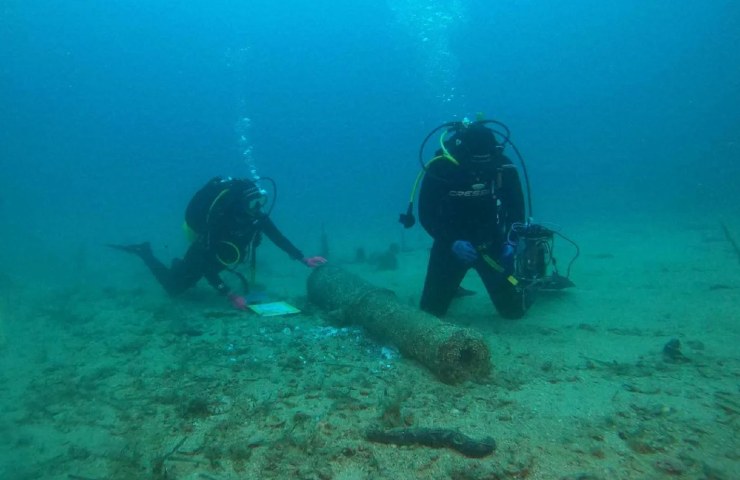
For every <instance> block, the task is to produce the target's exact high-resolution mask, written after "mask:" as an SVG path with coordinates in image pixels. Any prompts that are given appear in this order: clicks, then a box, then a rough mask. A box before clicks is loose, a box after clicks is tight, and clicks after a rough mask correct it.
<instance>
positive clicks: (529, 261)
mask: <svg viewBox="0 0 740 480" xmlns="http://www.w3.org/2000/svg"><path fill="white" fill-rule="evenodd" d="M555 236H559V237H560V238H562V239H563V240H565V241H566V242H568V243H570V244H571V245H573V247H574V248H575V254H574V255H573V257H572V258H571V259H570V261H569V262H568V267H567V269H566V272H565V275H561V274H560V272H558V268H557V260H556V259H555V257H554V254H553V252H554V250H555ZM509 243H510V244H512V245H515V250H514V277H515V278H516V279H517V280H518V281H519V286H520V288H523V289H525V290H529V289H537V290H562V289H564V288H568V287H573V286H575V284H574V283H573V282H572V281H571V280H570V278H569V277H570V267H571V265H573V262H574V261H575V260H576V258H578V255H579V253H580V250H579V248H578V245H577V244H576V243H575V242H574V241H572V240H570V239H569V238H567V237H566V236H564V235H563V234H561V233H559V232H557V231H555V230H552V229H550V228H547V227H545V226H544V225H540V224H537V223H515V224H513V225H512V226H511V231H510V232H509Z"/></svg>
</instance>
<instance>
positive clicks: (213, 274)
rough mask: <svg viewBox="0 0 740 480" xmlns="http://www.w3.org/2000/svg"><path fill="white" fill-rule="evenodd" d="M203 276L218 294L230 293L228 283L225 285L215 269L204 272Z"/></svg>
mask: <svg viewBox="0 0 740 480" xmlns="http://www.w3.org/2000/svg"><path fill="white" fill-rule="evenodd" d="M203 276H204V277H205V279H206V280H207V281H208V284H209V285H210V286H212V287H213V289H214V290H216V291H217V292H218V293H219V294H220V295H223V296H227V295H228V294H229V293H231V289H230V288H229V286H228V285H226V283H225V282H224V281H223V279H222V278H221V275H219V274H218V272H217V271H210V272H206V273H205V274H204V275H203Z"/></svg>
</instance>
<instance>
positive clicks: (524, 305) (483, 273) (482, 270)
mask: <svg viewBox="0 0 740 480" xmlns="http://www.w3.org/2000/svg"><path fill="white" fill-rule="evenodd" d="M476 270H477V272H478V275H480V278H481V280H483V285H485V287H486V291H487V292H488V296H489V297H490V298H491V301H492V302H493V305H494V306H495V307H496V311H498V313H499V315H501V316H502V317H504V318H508V319H512V320H515V319H517V318H522V317H523V316H524V313H525V312H526V311H527V309H528V308H529V303H530V302H528V301H527V298H526V296H525V294H524V292H523V291H520V290H519V289H517V287H515V286H514V285H512V284H511V283H510V282H509V281H508V280H507V279H506V277H505V276H504V275H503V274H501V273H499V272H497V271H495V270H494V269H493V268H491V266H490V265H488V264H486V263H485V262H480V264H478V265H476Z"/></svg>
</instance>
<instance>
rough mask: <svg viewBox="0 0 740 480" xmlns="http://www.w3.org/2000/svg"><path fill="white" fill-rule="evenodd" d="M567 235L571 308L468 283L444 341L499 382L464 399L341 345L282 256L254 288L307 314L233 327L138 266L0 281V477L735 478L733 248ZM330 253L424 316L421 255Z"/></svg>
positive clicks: (404, 363) (631, 234) (198, 297)
mask: <svg viewBox="0 0 740 480" xmlns="http://www.w3.org/2000/svg"><path fill="white" fill-rule="evenodd" d="M729 227H730V229H731V230H733V229H734V231H736V232H737V235H738V237H740V224H739V225H729ZM607 230H609V231H607ZM569 233H570V234H571V236H572V237H574V238H575V239H577V240H578V241H579V243H580V245H581V250H582V255H581V258H580V259H579V260H578V261H577V262H576V264H575V265H574V269H573V274H572V278H573V280H574V281H575V283H576V284H577V288H575V289H571V290H568V291H564V292H559V293H548V294H545V293H542V294H541V295H540V296H539V298H538V299H537V302H536V304H535V305H534V306H533V307H532V309H531V310H530V311H529V312H528V314H527V316H526V317H525V318H524V319H522V320H518V321H507V320H503V319H501V318H500V317H498V316H497V315H496V314H495V313H494V311H493V309H492V306H491V304H490V301H489V299H488V298H487V296H486V295H485V291H484V289H483V287H482V285H481V284H480V282H479V280H478V279H477V277H476V276H475V274H474V273H472V272H471V273H470V274H469V275H468V277H467V278H466V279H465V281H464V286H466V287H467V288H469V289H472V290H474V291H476V292H477V294H476V295H474V296H470V297H464V298H460V299H458V300H456V301H455V304H454V305H453V307H452V308H451V310H450V312H449V314H448V316H447V317H446V319H445V320H446V321H449V322H452V323H455V324H458V325H462V326H466V327H469V328H473V329H476V330H478V331H480V332H481V333H482V334H483V335H484V337H485V338H486V341H487V342H488V344H489V346H490V350H491V357H492V362H493V368H492V375H491V376H490V378H488V379H486V380H485V381H483V382H480V383H473V382H469V383H465V384H462V385H446V384H444V383H441V382H440V381H439V380H437V379H436V378H435V377H434V376H433V375H432V374H431V373H429V371H428V370H426V369H425V368H424V367H423V366H421V365H419V364H418V363H416V362H414V361H412V360H408V359H404V358H402V357H401V356H400V355H399V354H398V352H397V351H396V350H394V348H393V346H392V345H390V344H386V343H383V341H382V340H379V339H373V338H370V337H368V336H367V335H366V334H365V333H364V332H363V331H362V329H361V328H358V327H349V328H347V327H338V326H335V325H333V324H332V323H331V316H328V315H325V314H324V313H323V312H320V311H318V310H317V309H316V308H315V307H313V306H311V305H310V304H309V303H307V300H306V293H305V279H306V276H307V273H306V271H305V270H302V269H301V267H299V266H296V264H293V263H290V262H288V261H286V260H285V259H284V258H283V257H275V258H276V260H275V261H272V262H271V263H270V265H269V267H265V268H261V269H260V274H259V282H260V283H261V284H264V286H265V288H266V291H267V293H268V295H270V296H271V297H272V298H274V299H279V300H287V301H289V302H291V303H292V304H294V305H297V306H298V307H300V308H301V309H302V310H303V313H302V314H300V315H294V316H287V317H272V318H265V317H258V316H256V315H254V314H244V313H241V312H235V311H232V310H231V309H229V308H228V307H227V305H224V304H223V303H222V300H221V299H219V298H217V297H215V295H214V294H213V293H212V292H211V291H210V290H209V289H208V288H207V287H206V286H205V285H203V286H200V287H198V288H197V289H196V290H194V291H193V292H191V293H189V294H187V295H185V296H184V297H183V298H179V299H175V300H171V299H168V298H167V297H166V296H165V295H164V294H163V293H162V292H161V291H160V290H159V288H158V286H157V285H156V284H155V283H154V282H153V281H152V280H151V279H150V278H149V277H148V276H147V273H146V272H144V271H143V267H142V269H141V272H139V277H137V278H138V280H136V281H131V279H128V278H119V277H117V276H116V275H115V274H114V273H112V274H110V276H109V277H108V278H98V279H97V280H96V282H95V283H90V282H80V284H78V285H71V286H70V285H65V286H61V285H53V284H49V285H38V284H34V285H30V284H26V283H24V282H20V281H14V279H12V278H8V279H5V280H3V283H4V285H3V286H2V296H1V297H0V361H1V362H2V370H1V373H0V382H1V383H0V385H2V397H1V399H0V402H2V412H3V414H2V417H0V430H1V433H2V435H0V438H2V439H3V441H2V443H0V478H3V479H13V480H15V479H18V480H21V479H55V480H57V479H58V480H62V479H65V480H70V479H72V480H102V479H190V480H196V479H197V480H227V479H241V478H244V479H251V478H254V479H265V478H298V479H322V480H325V479H337V480H339V479H386V478H387V479H414V478H440V479H466V480H467V479H470V480H473V479H562V480H566V479H568V480H576V479H579V480H596V479H661V478H687V479H706V480H719V479H727V480H733V479H737V478H740V435H739V433H740V420H739V415H740V353H739V349H738V346H739V345H740V321H738V315H739V314H738V310H740V308H738V307H740V263H739V260H740V259H739V258H738V256H737V255H736V252H735V251H734V250H733V249H732V247H731V245H730V243H729V242H728V241H727V238H726V237H725V236H724V235H723V231H722V230H721V229H720V228H719V226H718V225H717V224H716V223H712V222H709V221H708V222H707V223H706V224H696V225H679V224H674V225H660V226H659V225H655V224H652V225H649V226H648V227H646V226H645V224H635V225H634V226H631V225H619V226H618V228H617V226H614V225H610V227H609V229H585V228H584V229H583V230H582V231H575V232H569ZM636 238H638V239H640V240H639V241H635V239H636ZM335 240H336V245H334V246H333V248H334V249H335V250H336V251H337V252H338V254H337V258H336V259H332V261H334V262H336V263H337V264H340V265H342V266H343V267H345V268H347V269H349V270H350V271H352V272H354V273H356V274H358V275H360V276H362V277H363V278H365V279H367V280H368V281H370V282H372V283H374V284H376V285H378V286H382V287H387V288H389V289H392V290H394V291H395V292H396V294H397V296H398V299H399V301H402V302H408V303H410V304H414V305H416V304H418V298H419V293H420V289H421V286H422V283H423V277H424V272H425V268H426V258H427V247H428V245H419V247H418V248H410V249H408V250H407V251H403V252H401V253H400V254H399V256H398V261H399V268H398V269H397V270H392V271H379V270H378V269H377V268H376V267H375V266H374V265H373V264H372V263H356V262H354V261H353V260H354V258H353V257H354V248H355V245H341V239H338V238H337V239H335ZM372 247H373V246H368V248H369V249H370V250H372ZM377 247H378V248H379V249H381V248H382V245H380V242H379V243H378V245H377ZM558 248H559V249H562V250H561V251H560V257H561V265H562V264H563V263H564V262H565V258H566V257H567V255H566V253H568V252H567V249H566V247H565V246H564V244H562V243H559V244H558ZM103 260H104V258H103ZM39 299H43V300H42V301H39ZM672 340H678V342H679V344H678V345H680V353H679V355H673V356H671V355H666V353H665V346H666V344H668V343H669V342H671V341H672ZM674 345H676V344H675V342H674ZM374 426H381V427H383V428H392V427H402V428H414V427H430V428H449V429H455V430H458V431H460V432H462V433H464V434H466V435H469V436H470V437H473V438H484V437H489V436H490V437H493V438H494V439H495V440H496V450H495V452H494V453H493V454H492V455H488V456H486V457H483V458H468V457H465V456H463V455H462V454H460V453H459V452H457V451H455V450H451V449H447V448H430V447H427V446H422V445H410V446H397V445H386V444H379V443H372V442H370V441H368V440H367V439H366V437H365V433H366V432H367V431H368V429H369V428H371V427H374Z"/></svg>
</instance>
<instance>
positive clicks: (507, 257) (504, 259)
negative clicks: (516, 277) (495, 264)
mask: <svg viewBox="0 0 740 480" xmlns="http://www.w3.org/2000/svg"><path fill="white" fill-rule="evenodd" d="M515 255H516V245H514V244H513V243H510V242H505V243H504V245H503V247H501V259H500V260H499V262H500V263H501V266H502V267H504V271H505V272H506V274H507V275H511V274H512V273H513V272H514V258H515Z"/></svg>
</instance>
